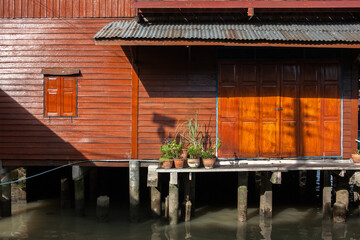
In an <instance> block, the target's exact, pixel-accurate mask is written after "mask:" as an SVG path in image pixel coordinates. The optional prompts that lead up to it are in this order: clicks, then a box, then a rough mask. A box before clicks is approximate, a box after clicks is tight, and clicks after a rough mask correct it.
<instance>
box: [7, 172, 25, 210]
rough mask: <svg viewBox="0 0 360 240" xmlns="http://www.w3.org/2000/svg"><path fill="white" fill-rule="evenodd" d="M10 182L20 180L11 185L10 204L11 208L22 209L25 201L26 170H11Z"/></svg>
mask: <svg viewBox="0 0 360 240" xmlns="http://www.w3.org/2000/svg"><path fill="white" fill-rule="evenodd" d="M10 176H11V177H12V180H21V181H19V182H15V183H12V184H11V204H12V208H13V209H14V208H16V209H19V208H24V207H25V205H26V203H27V200H26V180H24V179H26V169H25V168H23V167H20V168H16V169H13V170H12V171H11V173H10Z"/></svg>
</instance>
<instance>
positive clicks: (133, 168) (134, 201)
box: [129, 161, 140, 222]
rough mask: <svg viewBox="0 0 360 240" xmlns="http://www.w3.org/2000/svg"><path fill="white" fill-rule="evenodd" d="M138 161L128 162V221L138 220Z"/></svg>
mask: <svg viewBox="0 0 360 240" xmlns="http://www.w3.org/2000/svg"><path fill="white" fill-rule="evenodd" d="M139 185H140V163H139V162H138V161H130V162H129V197H130V199H129V200H130V221H131V222H137V221H138V220H139V212H140V211H139V205H140V186H139Z"/></svg>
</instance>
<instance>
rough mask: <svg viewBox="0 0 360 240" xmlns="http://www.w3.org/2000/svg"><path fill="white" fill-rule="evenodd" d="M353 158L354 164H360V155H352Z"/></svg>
mask: <svg viewBox="0 0 360 240" xmlns="http://www.w3.org/2000/svg"><path fill="white" fill-rule="evenodd" d="M351 158H352V160H353V162H354V163H360V154H356V153H354V154H351Z"/></svg>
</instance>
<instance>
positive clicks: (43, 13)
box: [40, 0, 47, 18]
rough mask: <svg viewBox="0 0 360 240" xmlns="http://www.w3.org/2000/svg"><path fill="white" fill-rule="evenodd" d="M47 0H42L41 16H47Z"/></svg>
mask: <svg viewBox="0 0 360 240" xmlns="http://www.w3.org/2000/svg"><path fill="white" fill-rule="evenodd" d="M46 14H47V0H40V17H42V18H46Z"/></svg>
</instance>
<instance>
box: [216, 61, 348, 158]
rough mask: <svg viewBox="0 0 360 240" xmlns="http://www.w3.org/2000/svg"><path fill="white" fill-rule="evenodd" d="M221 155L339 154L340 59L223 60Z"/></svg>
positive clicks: (220, 92)
mask: <svg viewBox="0 0 360 240" xmlns="http://www.w3.org/2000/svg"><path fill="white" fill-rule="evenodd" d="M219 70H220V71H219V135H220V137H221V138H222V140H223V146H224V147H223V150H222V151H221V154H220V156H222V157H233V156H238V157H297V156H311V157H315V156H340V155H341V82H340V67H339V64H338V63H321V62H317V63H314V62H303V63H295V62H293V63H291V62H284V63H273V62H264V63H261V62H257V63H256V62H253V63H251V62H247V63H234V62H233V63H223V64H221V65H220V67H219Z"/></svg>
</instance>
